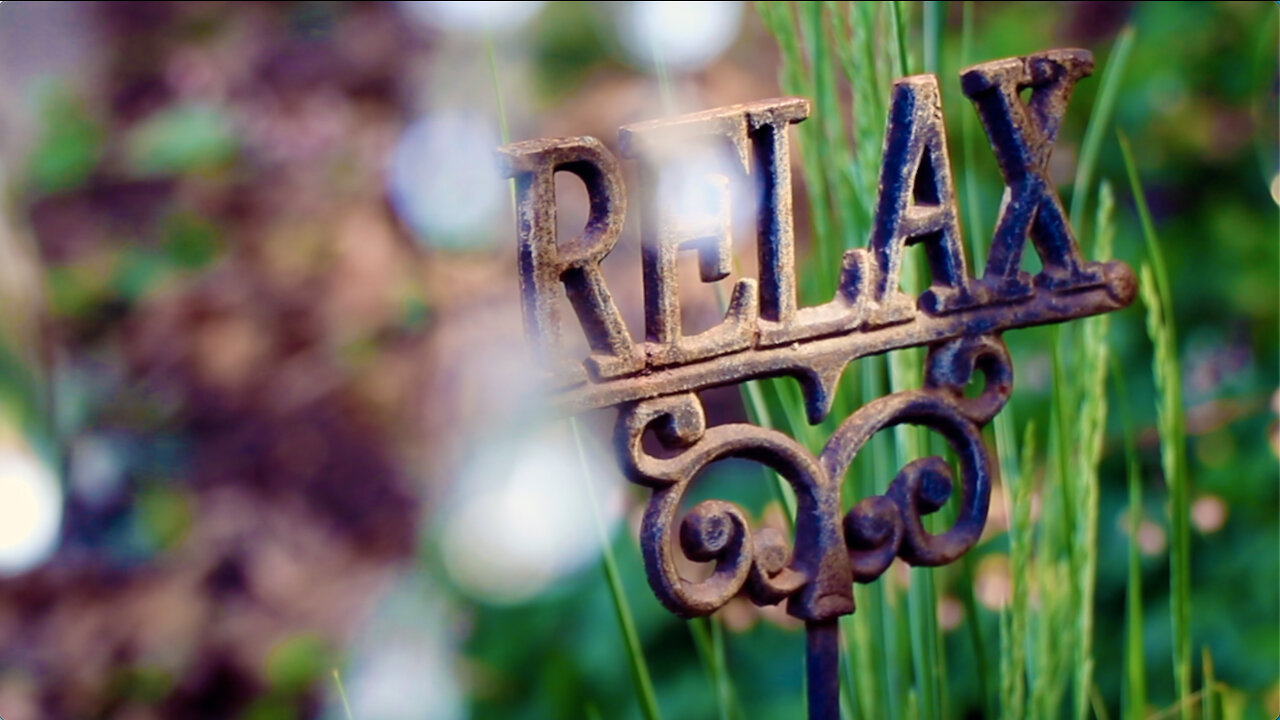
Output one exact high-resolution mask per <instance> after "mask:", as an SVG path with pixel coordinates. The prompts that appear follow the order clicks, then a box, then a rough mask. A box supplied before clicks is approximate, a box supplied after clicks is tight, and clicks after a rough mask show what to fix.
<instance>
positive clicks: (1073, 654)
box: [757, 2, 1172, 719]
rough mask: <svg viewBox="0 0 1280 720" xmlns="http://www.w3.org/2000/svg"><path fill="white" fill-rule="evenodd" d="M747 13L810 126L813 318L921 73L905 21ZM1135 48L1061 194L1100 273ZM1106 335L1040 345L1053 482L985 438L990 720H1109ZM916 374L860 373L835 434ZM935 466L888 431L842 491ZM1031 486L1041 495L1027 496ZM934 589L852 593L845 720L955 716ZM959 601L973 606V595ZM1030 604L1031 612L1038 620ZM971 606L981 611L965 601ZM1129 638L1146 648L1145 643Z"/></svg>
mask: <svg viewBox="0 0 1280 720" xmlns="http://www.w3.org/2000/svg"><path fill="white" fill-rule="evenodd" d="M757 7H758V9H759V12H760V15H761V17H762V18H763V20H764V23H765V26H766V27H767V28H768V29H769V31H770V32H771V33H772V35H773V36H774V38H775V39H776V40H777V42H778V45H779V48H780V50H781V54H782V69H781V73H780V75H781V81H782V85H783V90H784V91H785V92H787V93H790V94H798V95H803V96H807V97H811V98H814V99H815V103H814V116H813V117H812V118H811V119H810V120H809V121H808V122H806V123H805V124H804V125H802V126H801V129H800V131H799V139H798V143H799V148H800V157H801V161H802V164H803V166H804V167H803V172H804V180H805V188H806V191H807V195H808V200H809V206H808V207H809V212H810V222H811V226H812V228H813V244H812V250H811V254H810V257H809V258H808V265H807V268H802V269H801V271H800V272H801V286H802V297H804V299H805V300H806V301H807V302H810V303H812V302H821V301H823V300H825V299H826V297H828V296H829V293H830V289H831V288H830V287H829V286H828V285H827V284H826V282H827V278H828V277H829V275H830V273H825V272H823V271H822V269H823V268H830V267H835V266H838V262H839V256H840V254H842V253H843V252H844V250H845V249H847V248H849V247H856V246H858V245H860V244H862V243H864V242H865V238H866V237H867V234H868V229H869V227H870V222H871V220H872V219H871V218H870V216H869V214H868V212H867V211H866V210H865V209H866V208H869V207H871V203H872V202H873V200H874V197H875V192H876V185H877V174H878V162H879V152H880V147H881V139H882V137H883V129H884V124H883V123H884V117H885V112H886V107H885V98H886V97H887V95H888V77H890V76H901V75H906V74H910V73H911V72H913V71H914V70H915V68H913V67H912V61H911V54H910V52H909V49H908V45H909V44H908V39H909V33H908V32H907V29H906V28H907V27H908V23H909V22H910V21H909V19H908V18H907V17H906V15H907V11H908V9H909V8H911V7H912V5H908V4H905V3H901V2H886V3H856V4H852V5H844V4H837V3H830V2H828V3H821V4H818V3H801V4H797V6H796V7H791V6H790V5H789V4H785V3H758V4H757ZM923 15H924V18H923V24H924V28H923V32H922V37H923V39H924V48H923V56H924V58H925V59H926V61H927V66H926V67H925V70H926V71H930V72H937V71H939V68H938V67H937V64H938V63H939V60H938V58H940V57H942V53H941V52H940V48H939V47H938V44H939V37H940V34H939V32H938V29H937V28H938V23H939V18H938V8H937V5H936V4H933V3H925V4H924V13H923ZM962 16H963V24H964V26H963V30H962V35H961V44H962V47H961V52H960V55H961V62H962V63H965V64H967V63H970V62H974V61H977V60H981V59H985V58H978V57H975V56H974V53H973V44H972V10H971V8H970V7H969V4H968V3H966V4H965V6H964V8H963V10H962ZM1133 42H1134V32H1133V30H1132V29H1126V30H1125V31H1124V32H1122V33H1121V34H1120V35H1119V37H1118V38H1117V40H1116V43H1115V46H1114V47H1113V49H1112V51H1111V53H1110V54H1109V56H1108V58H1107V61H1106V63H1105V65H1104V66H1103V71H1102V73H1101V77H1100V80H1099V91H1098V94H1097V99H1096V101H1095V103H1094V106H1093V110H1092V114H1091V116H1090V120H1089V123H1088V126H1087V129H1086V132H1085V135H1084V141H1083V143H1082V145H1081V152H1080V156H1079V162H1078V165H1077V168H1076V173H1075V177H1076V180H1075V183H1074V185H1073V187H1072V188H1071V216H1072V219H1073V225H1074V226H1075V227H1076V228H1077V229H1078V230H1080V241H1081V245H1082V247H1084V248H1088V250H1089V252H1088V253H1087V254H1088V255H1089V256H1090V257H1092V258H1094V259H1099V260H1105V259H1108V258H1109V257H1110V256H1111V252H1112V244H1113V238H1114V220H1113V212H1114V201H1113V199H1112V193H1111V191H1110V187H1109V186H1108V185H1107V184H1105V183H1104V184H1103V185H1102V187H1101V188H1100V190H1099V192H1098V208H1097V218H1096V220H1095V221H1094V223H1093V227H1092V228H1091V230H1092V232H1086V230H1089V229H1088V228H1086V227H1085V225H1086V223H1085V222H1084V217H1085V216H1084V213H1085V211H1086V209H1087V201H1088V199H1089V198H1090V196H1091V195H1092V194H1093V187H1094V181H1095V176H1096V171H1097V166H1098V157H1099V154H1100V153H1101V152H1102V150H1103V142H1104V139H1105V138H1106V137H1108V127H1109V126H1110V120H1111V113H1112V110H1113V108H1114V106H1115V100H1116V97H1117V95H1118V92H1119V88H1120V87H1121V83H1122V78H1123V70H1124V66H1125V64H1126V62H1127V59H1128V56H1129V53H1130V50H1131V49H1132V46H1133ZM833 48H834V50H833ZM833 53H834V55H835V59H836V61H837V62H838V68H839V69H840V71H841V77H840V80H842V81H843V82H844V83H846V84H847V88H848V89H847V90H845V91H840V90H839V89H838V88H837V87H836V86H835V85H834V81H835V79H836V78H835V75H834V74H833V73H832V72H831V70H832V67H831V66H830V65H828V63H829V62H830V58H831V56H832V55H833ZM839 96H845V97H849V98H850V99H851V100H852V103H851V105H852V107H850V108H845V107H842V106H841V105H839V104H838V103H836V102H834V98H836V97H839ZM846 112H848V115H846ZM951 112H952V115H951V116H952V117H954V116H955V113H956V112H959V113H961V115H962V116H964V121H963V123H962V125H961V143H962V152H963V155H962V157H963V161H964V168H963V170H962V173H961V174H960V177H961V178H962V185H963V187H962V200H963V207H964V208H965V209H966V211H967V213H966V214H967V217H966V218H965V221H966V222H965V226H966V228H967V231H968V233H969V235H970V243H971V251H970V254H971V260H972V266H973V267H974V268H975V272H981V268H982V264H983V261H984V257H985V251H986V247H985V233H984V232H983V228H984V227H985V225H984V223H983V218H982V217H981V214H982V211H983V208H981V207H980V205H979V192H978V188H977V183H978V181H977V178H976V174H975V173H974V171H973V166H974V162H973V160H974V156H975V154H976V152H977V150H976V149H975V148H976V147H977V146H978V145H979V144H981V139H980V135H979V134H978V131H977V125H976V123H975V122H973V118H972V117H971V115H972V110H971V109H970V108H962V109H958V110H957V109H952V110H951ZM815 160H818V164H817V165H816V166H815V165H814V164H813V163H814V162H815ZM845 197H849V198H852V200H853V201H854V203H855V206H854V210H853V211H850V209H849V207H848V206H847V205H846V204H845V203H844V202H842V201H841V199H842V198H845ZM914 260H915V259H914V258H910V259H909V260H908V266H907V267H904V271H903V285H904V288H905V289H907V290H908V291H918V289H919V285H918V284H919V282H920V279H919V278H918V277H917V272H918V271H917V270H916V268H915V267H914V265H910V264H909V263H911V262H914ZM809 268H812V270H811V271H810V270H809ZM1108 330H1109V321H1108V319H1107V318H1105V317H1099V318H1091V319H1089V320H1086V321H1084V322H1082V323H1080V324H1079V325H1078V326H1064V327H1062V328H1060V329H1055V330H1054V331H1053V332H1052V334H1051V338H1052V343H1051V347H1050V359H1051V363H1052V367H1053V379H1054V383H1053V385H1054V387H1053V392H1052V397H1051V407H1050V412H1049V419H1050V420H1049V428H1048V430H1049V442H1048V444H1047V451H1048V455H1047V458H1046V459H1047V460H1048V462H1047V463H1046V464H1041V463H1039V462H1037V458H1036V455H1035V453H1034V448H1035V446H1036V442H1035V440H1036V437H1035V429H1034V426H1032V425H1030V424H1029V425H1028V426H1027V428H1026V432H1025V434H1024V437H1023V438H1022V443H1021V446H1022V453H1021V462H1018V458H1019V453H1018V452H1017V451H1016V448H1017V446H1018V443H1017V438H1016V436H1015V433H1014V431H1013V428H1014V422H1013V418H1012V411H1011V408H1008V409H1006V410H1005V411H1004V412H1003V413H1002V414H1001V415H1000V416H999V417H998V418H997V419H996V421H995V423H994V428H993V432H992V435H993V436H994V441H995V445H996V456H997V458H998V461H999V464H1000V466H1001V474H1002V477H1003V478H1004V483H1005V491H1006V492H1005V494H1004V497H1005V499H1006V502H1007V503H1008V504H1009V506H1008V508H1007V517H1008V518H1009V523H1010V528H1009V546H1010V567H1011V577H1010V580H1011V583H1012V592H1011V599H1010V603H1009V605H1008V606H1007V607H1006V608H1005V609H1004V610H1003V611H1002V612H1001V616H1000V623H999V626H1000V631H1001V637H1000V642H999V648H1000V662H999V669H1000V673H999V677H1000V680H999V683H988V682H985V681H982V680H980V685H981V686H982V689H983V695H984V697H983V701H984V704H985V705H986V707H988V714H990V715H992V716H994V715H995V714H996V711H995V710H994V707H995V706H996V705H998V706H999V711H998V712H999V714H1000V716H1001V717H1004V718H1025V717H1036V718H1049V717H1060V716H1061V709H1062V705H1063V702H1064V700H1066V701H1067V702H1068V704H1069V707H1070V715H1071V716H1072V717H1074V718H1077V719H1083V718H1087V717H1088V716H1089V715H1090V714H1091V712H1092V713H1093V714H1097V715H1099V716H1100V717H1101V716H1103V715H1105V708H1103V707H1102V706H1101V705H1100V703H1099V701H1098V693H1097V690H1096V687H1095V684H1094V672H1095V666H1096V660H1095V658H1094V650H1093V647H1094V641H1093V635H1094V605H1095V587H1096V577H1097V567H1098V502H1099V500H1098V497H1099V490H1098V482H1099V466H1100V463H1101V461H1102V456H1103V448H1104V436H1105V430H1106V417H1107V407H1108V402H1107V375H1108V368H1109V365H1110V362H1109V359H1108V358H1109V353H1108V347H1109V346H1108V341H1107V333H1108ZM1170 347H1172V346H1171V345H1170ZM921 361H922V355H921V354H920V353H919V352H918V351H905V352H902V351H900V352H896V353H894V354H893V355H892V356H891V357H890V358H888V359H887V361H886V360H885V359H882V358H865V359H862V360H860V361H859V364H860V365H861V371H860V373H859V374H858V377H859V378H860V387H857V388H851V387H850V386H849V383H846V384H845V385H843V386H842V393H841V396H840V397H838V398H837V402H836V410H834V411H833V413H832V414H833V415H835V416H838V417H837V418H836V419H837V420H839V419H842V418H843V416H844V414H843V413H842V412H841V410H843V411H845V412H847V410H849V409H851V408H853V407H856V403H857V402H858V401H861V402H865V401H866V400H868V399H871V398H874V397H878V396H880V395H882V394H883V393H884V392H885V391H886V389H887V390H889V391H898V390H902V389H905V388H909V387H916V386H918V384H919V377H920V371H921ZM768 388H769V389H768V391H767V392H766V393H764V395H765V396H766V398H768V399H765V400H764V402H766V403H767V402H769V400H770V399H771V400H772V401H773V402H774V403H780V404H782V405H784V406H785V404H786V403H787V402H788V401H790V402H797V403H798V402H799V399H798V398H796V397H794V395H792V396H788V394H787V393H788V392H789V391H788V390H785V389H780V387H779V384H777V383H774V384H771V385H769V386H768ZM782 415H785V417H786V420H787V422H786V423H785V424H784V427H785V428H786V429H789V430H791V431H793V432H795V433H796V434H797V436H800V437H806V438H811V437H812V436H811V433H810V431H809V429H808V428H804V427H797V426H796V425H795V423H794V420H795V419H797V418H798V413H795V412H793V413H789V414H787V413H775V414H774V417H779V416H782ZM826 425H827V423H824V426H823V427H825V426H826ZM810 444H812V442H811V443H810ZM928 449H930V442H929V439H928V438H927V436H925V435H924V434H922V433H921V431H919V430H918V429H916V428H907V427H899V428H896V429H895V432H894V433H892V436H891V437H877V438H875V439H874V440H873V442H872V443H871V444H870V445H869V447H868V448H867V449H866V450H865V451H864V452H863V453H860V456H859V458H857V460H856V462H855V464H854V468H853V470H852V473H853V480H852V487H851V488H850V491H851V493H852V495H853V497H855V498H858V497H865V496H866V495H869V494H875V493H879V492H882V491H883V487H878V485H879V484H882V483H883V482H887V479H888V478H889V477H891V476H892V473H893V468H894V467H901V465H902V464H904V463H905V462H907V461H909V460H910V459H912V458H913V457H918V456H920V455H922V454H924V453H925V452H926V451H927V450H928ZM1041 469H1043V473H1041V472H1040V471H1041ZM1038 478H1039V479H1041V480H1042V482H1041V487H1040V489H1039V490H1038V491H1037V489H1036V481H1037V479H1038ZM1037 500H1039V501H1040V502H1041V504H1042V506H1043V507H1042V515H1041V520H1040V522H1038V523H1037V522H1035V521H1034V518H1033V515H1032V505H1033V503H1034V502H1036V501H1037ZM934 582H935V572H934V571H930V570H915V571H913V572H912V574H911V583H910V586H909V588H908V590H907V594H906V598H905V600H906V602H905V605H904V603H903V602H902V598H901V597H899V596H897V594H896V590H894V589H893V588H892V586H891V584H890V583H889V582H887V581H885V580H882V581H881V582H879V583H877V584H875V585H872V586H871V587H868V588H862V587H860V588H858V589H857V592H856V597H857V600H858V608H859V610H858V613H857V614H856V615H855V616H854V617H853V618H852V619H851V620H849V621H847V623H846V627H848V628H849V633H848V638H847V641H848V645H849V647H850V653H851V658H850V659H849V666H850V667H851V668H852V672H851V679H850V680H849V681H848V683H847V684H849V685H852V686H853V687H851V688H849V691H850V692H853V693H854V694H855V696H856V699H857V702H856V703H854V707H855V708H856V711H857V713H858V716H859V717H867V718H879V717H904V716H908V715H909V716H912V717H922V718H941V717H947V716H949V710H948V707H947V703H946V696H947V691H948V688H947V684H946V676H945V673H944V672H943V665H942V659H943V655H942V652H941V647H942V636H941V634H940V632H939V629H938V627H937V623H936V604H937V592H936V589H935V587H934ZM1139 589H1140V586H1139ZM967 590H968V592H970V593H972V585H971V584H970V586H969V587H968V588H967ZM1033 598H1037V599H1038V600H1037V601H1036V602H1033ZM1134 600H1135V601H1138V602H1139V604H1138V605H1137V606H1136V609H1137V611H1138V612H1139V613H1140V609H1141V606H1140V600H1139V598H1138V597H1137V593H1136V592H1135V593H1134ZM1037 604H1038V606H1037ZM968 606H969V607H971V608H972V607H976V603H973V602H972V595H970V602H969V603H968ZM970 622H971V623H973V629H972V635H973V637H974V647H975V652H978V653H979V654H981V653H980V650H979V649H980V648H982V647H983V645H984V644H985V643H984V640H983V637H982V633H981V631H980V629H979V628H978V626H977V624H976V623H977V619H976V618H971V619H970ZM1133 632H1135V633H1137V638H1138V639H1139V641H1140V633H1141V628H1140V626H1139V627H1137V628H1134V629H1133ZM984 669H985V668H984ZM1134 673H1136V674H1137V675H1139V676H1140V675H1141V673H1140V669H1137V668H1131V677H1130V679H1129V683H1128V684H1129V685H1130V686H1131V692H1130V695H1136V697H1138V698H1141V699H1142V702H1145V686H1144V685H1142V684H1141V683H1143V682H1144V679H1141V678H1138V679H1135V678H1134V677H1132V675H1133V674H1134ZM979 676H980V677H981V674H979ZM997 685H998V687H997ZM1068 690H1070V691H1071V692H1070V693H1069V694H1068V692H1067V691H1068ZM904 713H906V715H904Z"/></svg>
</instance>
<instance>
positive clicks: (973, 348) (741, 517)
mask: <svg viewBox="0 0 1280 720" xmlns="http://www.w3.org/2000/svg"><path fill="white" fill-rule="evenodd" d="M975 372H981V373H982V374H983V375H984V378H985V381H986V385H985V388H984V389H983V391H982V393H981V394H979V395H978V396H977V397H973V398H967V397H965V396H964V388H965V386H966V385H967V384H968V382H969V380H970V379H971V378H972V376H973V375H974V373H975ZM1012 372H1013V371H1012V364H1011V363H1010V361H1009V354H1008V351H1007V349H1006V348H1005V346H1004V343H1003V342H1002V341H1001V340H1000V339H999V338H998V337H996V336H977V337H964V338H960V339H957V340H953V341H950V342H946V343H942V344H939V345H936V346H934V347H933V348H931V351H930V353H929V356H928V360H927V363H926V373H925V387H924V388H923V389H921V390H910V391H903V392H898V393H894V394H892V395H888V396H886V397H883V398H880V399H877V400H875V401H872V402H871V403H868V404H867V405H865V406H863V407H862V408H860V409H859V410H857V411H856V412H854V413H853V414H852V415H850V416H849V417H847V418H846V419H845V420H844V422H842V423H841V424H840V425H839V427H838V428H837V429H836V430H835V432H834V433H833V434H832V436H831V438H830V439H829V441H828V442H827V444H826V446H825V447H824V448H823V450H822V452H821V453H820V454H819V455H818V456H817V457H815V456H814V455H813V454H812V453H810V452H809V451H808V450H807V449H806V448H805V447H804V446H803V445H801V444H800V443H798V442H797V441H796V440H794V439H793V438H791V437H790V436H788V435H786V434H784V433H781V432H778V431H776V430H772V429H769V428H762V427H758V426H755V425H747V424H736V423H735V424H729V425H721V426H717V427H711V428H708V427H707V426H706V417H705V414H704V412H703V408H702V405H701V403H700V402H699V400H698V398H697V396H696V395H694V394H692V393H686V394H680V395H673V396H667V397H662V398H656V399H652V400H644V401H640V402H637V403H632V404H629V405H626V406H623V407H622V409H621V412H620V414H619V418H618V424H617V430H616V442H617V445H618V450H619V456H620V457H622V458H624V463H623V466H624V469H625V471H626V473H627V475H628V477H629V478H630V479H631V480H632V481H633V482H636V483H639V484H641V485H645V486H647V487H650V488H652V489H653V495H652V497H651V498H650V499H649V503H648V507H647V509H646V512H645V515H644V521H643V525H642V528H641V532H640V542H641V548H642V551H643V554H644V559H645V567H646V571H647V573H648V577H649V584H650V586H651V587H652V588H653V591H654V593H655V594H656V595H657V596H658V599H659V600H660V601H661V602H662V603H663V605H665V606H666V607H667V608H668V609H670V610H671V611H672V612H675V613H677V614H679V615H681V616H684V617H695V616H700V615H707V614H710V613H712V612H714V611H715V610H717V609H719V608H720V607H722V606H724V604H725V603H727V602H728V601H729V600H730V599H732V598H733V597H734V596H736V595H739V594H743V595H746V596H747V597H748V598H749V599H750V600H751V601H752V602H755V603H756V604H758V605H771V604H774V603H778V602H780V601H782V600H784V599H790V604H789V607H788V611H789V612H790V613H791V614H793V615H796V616H798V617H801V618H804V619H809V620H813V619H827V618H830V617H835V616H838V615H842V614H847V613H849V612H852V610H853V594H852V589H851V585H852V582H854V581H856V582H863V583H865V582H871V581H872V580H874V579H876V578H877V577H879V576H880V575H881V574H883V573H884V572H885V571H886V570H887V569H888V568H889V565H890V564H891V563H892V562H893V559H894V558H895V557H901V558H902V559H903V560H904V561H906V562H907V563H909V564H912V565H921V566H936V565H944V564H947V563H950V562H952V561H954V560H955V559H957V558H958V557H960V556H961V555H963V554H964V553H965V552H967V551H968V550H969V549H970V548H972V547H973V545H974V544H975V543H976V542H977V541H978V538H979V536H980V535H981V533H982V528H983V525H984V524H985V522H986V517H987V508H988V504H989V501H990V498H991V484H992V480H993V476H994V473H995V469H994V468H995V466H994V463H993V462H992V459H991V456H990V453H989V451H988V450H987V447H986V445H985V444H984V443H983V441H982V426H983V425H985V424H986V423H987V422H989V421H990V420H991V419H992V418H993V417H994V416H995V414H996V413H997V412H999V410H1000V408H1001V407H1002V406H1003V405H1004V403H1005V402H1006V401H1007V400H1008V398H1009V394H1010V391H1011V388H1012V382H1013V377H1012ZM901 424H911V425H918V426H922V427H926V428H929V429H930V430H933V431H936V432H938V433H940V434H941V435H942V436H943V437H944V438H945V439H946V440H947V442H948V443H949V444H950V446H951V448H952V450H953V451H954V452H955V456H956V460H957V464H958V467H959V471H960V477H959V482H958V483H957V482H956V478H955V477H954V475H953V472H952V469H951V467H950V466H949V465H948V464H947V463H946V462H945V461H944V460H943V459H942V458H941V457H937V456H931V457H924V458H920V459H918V460H914V461H912V462H910V463H908V464H907V465H906V466H905V467H903V468H902V469H900V470H899V471H898V473H897V475H896V477H894V478H893V480H892V481H891V482H890V483H889V485H888V488H887V490H886V491H885V492H884V494H882V495H876V496H872V497H867V498H863V499H862V500H860V501H859V502H858V503H857V504H855V505H854V506H853V507H852V508H851V509H850V510H849V511H848V512H847V513H845V514H843V517H842V516H841V507H842V505H841V488H842V486H843V478H844V475H845V472H846V471H847V469H848V467H849V465H850V464H851V463H852V461H853V459H854V457H855V456H856V455H857V453H858V451H859V450H860V449H861V448H862V447H863V446H865V444H866V443H867V441H868V440H870V439H871V437H872V436H874V435H875V434H876V433H877V432H879V431H881V430H885V429H888V428H892V427H894V426H896V425H901ZM651 428H652V429H653V430H654V431H655V434H656V436H657V438H658V441H659V442H660V444H661V445H662V446H663V447H664V448H666V449H667V450H670V451H675V452H674V454H673V455H671V456H670V457H657V456H655V455H651V454H650V453H648V452H647V451H646V450H645V447H644V443H643V438H644V435H645V433H646V432H647V431H648V430H649V429H651ZM730 457H736V458H744V459H747V460H752V461H755V462H758V463H760V464H761V465H765V466H767V467H769V468H771V469H773V470H775V471H777V472H778V474H779V475H781V476H782V477H783V478H785V479H786V480H787V482H788V483H789V484H790V485H791V488H792V489H793V490H794V491H795V496H796V500H797V512H796V524H795V538H794V541H793V542H788V539H787V538H786V537H784V536H783V534H782V533H781V532H779V531H778V530H777V529H775V528H761V529H755V530H753V529H752V528H751V527H750V524H749V522H748V519H747V513H746V512H744V511H743V510H742V509H741V508H740V507H738V506H736V505H734V504H733V503H730V502H725V501H722V500H704V501H702V502H700V503H698V504H696V505H694V506H693V507H692V508H690V509H689V510H688V512H686V513H685V514H684V515H683V516H681V515H680V508H681V505H682V502H683V500H684V498H685V496H686V494H687V492H688V490H689V488H690V486H691V484H692V483H693V481H694V479H695V478H696V477H697V476H698V474H699V473H701V472H702V470H704V469H705V468H706V467H707V466H708V465H710V464H711V463H713V462H715V461H717V460H721V459H725V458H730ZM957 484H958V485H959V488H960V505H959V507H960V509H959V513H958V515H957V518H956V521H955V522H954V524H953V525H952V527H951V528H950V529H948V530H946V531H945V532H942V533H940V534H932V533H930V532H928V531H927V530H926V529H925V528H924V521H923V518H924V516H926V515H928V514H930V513H933V512H936V511H937V510H939V509H940V508H941V507H942V506H943V505H945V504H946V502H947V501H948V499H949V498H950V497H951V495H952V493H953V492H954V488H955V486H956V485H957ZM793 545H794V550H793ZM676 553H683V555H684V556H685V557H686V558H687V559H688V560H691V561H694V562H701V563H708V562H711V563H714V568H713V570H712V572H711V574H710V575H709V576H708V577H707V578H705V579H703V580H690V579H688V578H685V577H682V576H681V574H680V572H679V570H678V563H677V556H676Z"/></svg>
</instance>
